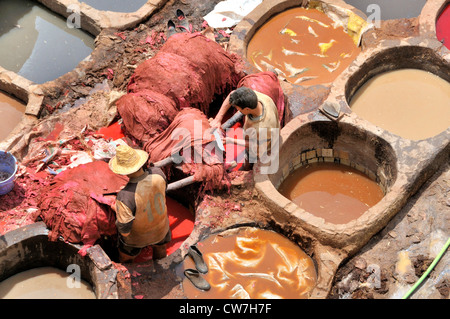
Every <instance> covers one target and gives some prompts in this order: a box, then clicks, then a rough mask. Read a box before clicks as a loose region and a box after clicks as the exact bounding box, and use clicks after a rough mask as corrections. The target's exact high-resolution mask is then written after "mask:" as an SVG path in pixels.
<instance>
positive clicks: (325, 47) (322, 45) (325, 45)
mask: <svg viewBox="0 0 450 319" xmlns="http://www.w3.org/2000/svg"><path fill="white" fill-rule="evenodd" d="M334 42H336V40H334V39H333V40H331V41H330V42H326V43H319V48H320V54H322V55H325V53H327V51H328V50H329V49H330V48H331V46H332V45H333V43H334Z"/></svg>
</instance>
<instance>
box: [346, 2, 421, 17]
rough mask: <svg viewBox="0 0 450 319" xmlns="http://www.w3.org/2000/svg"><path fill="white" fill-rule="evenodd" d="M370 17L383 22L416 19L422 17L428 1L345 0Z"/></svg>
mask: <svg viewBox="0 0 450 319" xmlns="http://www.w3.org/2000/svg"><path fill="white" fill-rule="evenodd" d="M345 2H346V3H348V4H349V5H352V6H354V7H355V8H358V9H359V10H361V11H362V12H364V13H366V14H367V15H368V16H369V19H374V18H375V19H376V18H378V17H379V18H380V19H381V20H391V19H402V18H414V17H417V16H419V15H420V13H421V11H422V8H423V6H424V5H425V3H426V2H427V0H394V1H393V0H345Z"/></svg>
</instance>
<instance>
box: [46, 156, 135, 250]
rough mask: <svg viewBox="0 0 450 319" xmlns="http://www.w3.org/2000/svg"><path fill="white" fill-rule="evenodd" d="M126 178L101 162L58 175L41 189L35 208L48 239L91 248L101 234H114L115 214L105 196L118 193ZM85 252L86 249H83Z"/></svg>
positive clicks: (81, 166)
mask: <svg viewBox="0 0 450 319" xmlns="http://www.w3.org/2000/svg"><path fill="white" fill-rule="evenodd" d="M127 182H128V178H127V177H125V176H120V175H117V174H114V173H113V172H112V171H111V170H110V169H109V167H108V164H107V163H106V162H104V161H94V162H92V163H88V164H83V165H80V166H77V167H75V168H72V169H67V170H65V171H63V172H61V173H60V174H58V175H57V176H56V177H55V178H54V180H53V182H52V183H51V184H50V185H48V186H46V187H44V188H43V189H42V191H41V194H40V200H39V202H38V207H39V210H40V215H39V216H40V217H41V218H42V220H43V221H44V222H45V224H46V225H47V227H48V228H49V230H50V232H49V239H50V240H52V241H55V240H57V239H58V238H60V237H62V238H63V239H64V240H65V241H68V242H71V243H83V244H84V245H85V246H84V247H85V248H88V247H89V246H90V245H93V244H94V243H95V241H96V240H97V239H99V238H100V236H102V235H106V236H111V235H114V234H116V233H117V229H116V226H115V214H114V212H113V211H112V210H111V208H110V206H109V205H108V204H111V203H109V202H108V199H107V197H105V196H103V195H104V194H106V193H114V192H118V191H119V190H120V189H122V188H123V187H124V186H125V185H126V184H127ZM84 252H85V250H84Z"/></svg>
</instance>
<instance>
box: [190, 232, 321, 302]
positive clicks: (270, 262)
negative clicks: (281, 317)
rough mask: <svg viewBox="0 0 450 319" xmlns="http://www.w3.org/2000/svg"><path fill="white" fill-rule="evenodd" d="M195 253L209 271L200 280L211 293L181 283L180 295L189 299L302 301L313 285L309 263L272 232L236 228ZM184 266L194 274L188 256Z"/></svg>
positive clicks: (203, 243) (296, 248)
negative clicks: (203, 261) (199, 252)
mask: <svg viewBox="0 0 450 319" xmlns="http://www.w3.org/2000/svg"><path fill="white" fill-rule="evenodd" d="M197 247H198V248H199V250H200V251H201V252H202V254H203V258H204V260H205V262H206V264H207V265H208V272H207V273H206V274H204V275H202V276H203V278H205V280H206V281H208V282H209V284H210V285H211V289H210V290H209V291H202V290H199V289H197V288H196V287H195V286H194V285H193V284H192V283H191V282H190V281H189V280H188V279H187V278H185V279H184V281H183V290H184V293H185V294H186V296H187V297H188V298H191V299H193V298H201V299H248V298H252V299H274V298H284V299H302V298H303V299H304V298H308V297H309V293H310V292H311V291H312V289H313V288H314V287H315V285H316V282H317V274H316V270H315V267H314V262H313V260H312V259H311V258H310V257H309V256H308V255H307V254H306V253H305V252H303V250H302V249H301V248H300V247H299V246H297V245H296V244H295V243H293V242H291V241H290V240H289V239H287V238H286V237H284V236H282V235H280V234H278V233H276V232H273V231H269V230H262V229H258V228H253V227H243V228H238V229H234V230H232V231H231V232H229V233H226V234H225V233H220V234H217V235H212V236H210V237H208V238H206V239H205V240H203V241H201V242H199V243H198V244H197ZM183 266H184V269H189V268H194V269H195V264H194V262H193V261H192V259H191V258H190V257H189V256H188V257H186V259H185V260H184V263H183Z"/></svg>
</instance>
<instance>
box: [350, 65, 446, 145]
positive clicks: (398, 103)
mask: <svg viewBox="0 0 450 319" xmlns="http://www.w3.org/2000/svg"><path fill="white" fill-rule="evenodd" d="M350 107H351V109H352V110H353V112H355V113H356V114H358V115H359V116H360V117H362V118H364V119H366V120H367V121H369V122H371V123H373V124H375V125H377V126H379V127H381V128H383V129H385V130H387V131H389V132H391V133H394V134H396V135H398V136H401V137H404V138H407V139H411V140H422V139H426V138H430V137H433V136H435V135H437V134H439V133H441V132H443V131H445V130H446V129H447V128H448V127H449V126H450V83H449V82H447V81H445V80H443V79H442V78H440V77H438V76H436V75H434V74H432V73H430V72H426V71H423V70H418V69H401V70H395V71H389V72H386V73H382V74H379V75H377V76H375V77H373V78H372V79H370V80H369V81H367V82H366V83H365V84H364V85H363V86H362V87H361V88H360V89H359V90H358V91H357V92H356V94H355V96H354V97H353V98H352V100H351V102H350Z"/></svg>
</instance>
